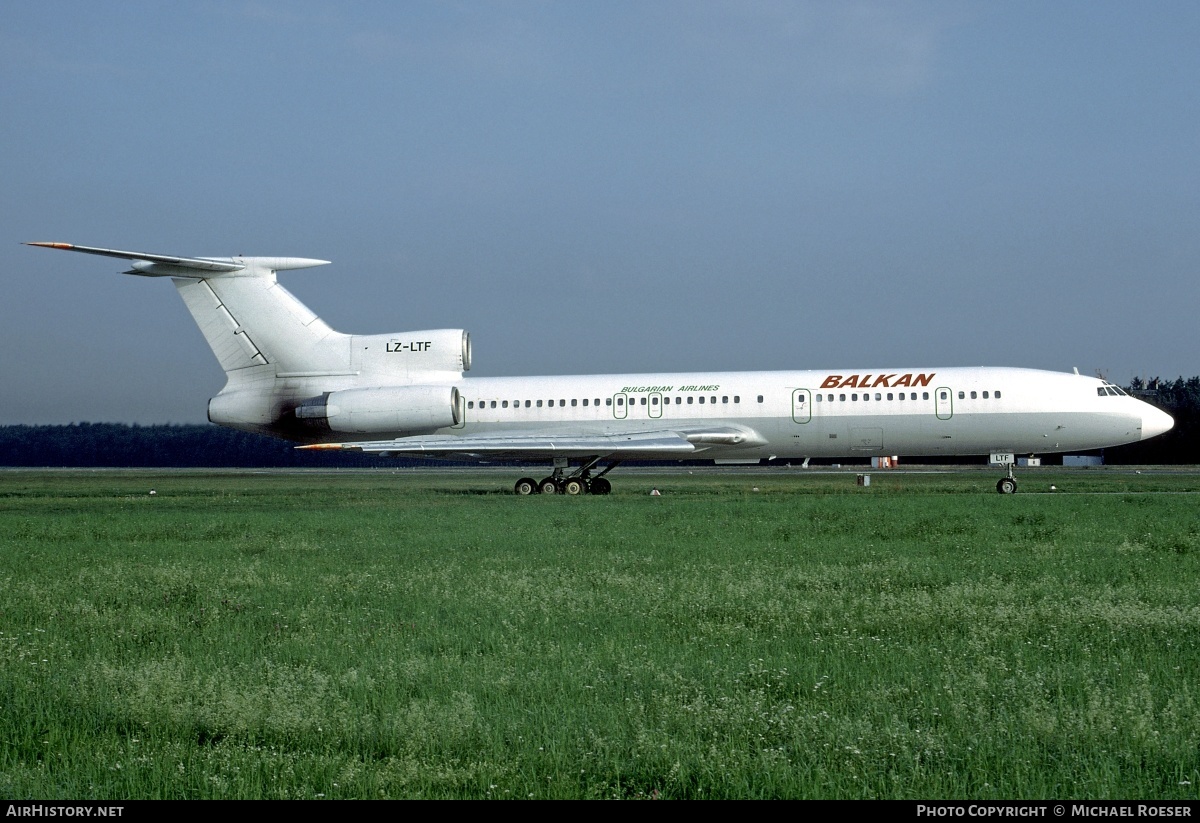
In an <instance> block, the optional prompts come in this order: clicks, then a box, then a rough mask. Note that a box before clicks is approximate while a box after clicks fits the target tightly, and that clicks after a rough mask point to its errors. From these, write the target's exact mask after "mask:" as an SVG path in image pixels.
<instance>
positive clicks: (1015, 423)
mask: <svg viewBox="0 0 1200 823" xmlns="http://www.w3.org/2000/svg"><path fill="white" fill-rule="evenodd" d="M860 384H861V385H860ZM456 385H457V387H458V389H459V392H460V393H461V395H462V405H463V407H464V411H463V418H462V421H461V423H460V424H458V425H456V426H453V427H448V428H442V429H439V430H437V432H436V433H437V434H439V435H449V436H468V435H474V436H486V435H487V434H488V433H489V432H499V431H503V432H518V431H528V432H538V433H542V434H553V433H554V432H555V431H561V432H563V433H568V432H569V433H571V434H573V435H574V434H579V433H581V432H583V433H591V434H597V435H603V434H609V433H614V432H628V431H631V430H637V429H640V430H644V431H654V430H660V429H664V428H670V429H683V430H686V429H705V428H711V427H713V426H717V425H720V426H732V427H736V428H742V429H745V430H746V431H747V432H749V433H752V434H753V435H757V437H752V438H751V442H749V443H747V444H746V445H745V446H744V447H739V448H733V447H729V446H724V447H722V448H721V449H720V455H719V456H720V457H721V458H732V459H738V458H746V459H750V458H764V457H781V458H804V457H849V456H854V455H870V454H878V455H902V456H904V455H907V456H937V455H968V454H986V453H989V452H1022V453H1025V452H1029V453H1046V452H1062V451H1072V450H1083V449H1093V448H1102V447H1105V446H1112V445H1117V444H1120V443H1128V442H1131V441H1136V440H1140V439H1143V438H1146V437H1152V436H1154V435H1156V434H1160V433H1162V432H1163V431H1166V430H1167V429H1169V428H1170V426H1171V418H1170V417H1169V416H1167V415H1166V414H1165V413H1163V412H1161V411H1159V410H1158V409H1156V408H1154V407H1153V406H1150V405H1149V404H1147V403H1144V402H1142V401H1140V400H1137V399H1135V398H1133V397H1129V396H1127V395H1123V394H1115V393H1114V392H1112V391H1109V390H1106V389H1105V386H1106V385H1107V384H1105V383H1104V382H1103V381H1101V380H1098V379H1096V378H1091V377H1083V376H1080V375H1076V374H1064V373H1057V372H1047V371H1038V370H1033V369H1015V368H945V369H928V368H927V369H916V368H905V369H886V370H878V369H877V370H866V369H837V370H821V371H784V372H779V371H759V372H712V373H691V374H689V373H663V374H637V375H581V376H559V377H495V378H464V379H462V380H460V381H457V383H456ZM372 437H373V439H374V438H377V437H378V435H373V436H372ZM343 439H345V438H343ZM630 456H633V455H630ZM645 456H648V457H650V456H655V455H654V454H653V453H649V454H647V455H645ZM695 456H697V457H699V456H701V455H700V454H697V455H695ZM703 456H707V457H711V456H714V455H712V454H708V455H703Z"/></svg>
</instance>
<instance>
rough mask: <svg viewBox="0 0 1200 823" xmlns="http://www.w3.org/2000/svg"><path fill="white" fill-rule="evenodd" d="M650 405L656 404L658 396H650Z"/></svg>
mask: <svg viewBox="0 0 1200 823" xmlns="http://www.w3.org/2000/svg"><path fill="white" fill-rule="evenodd" d="M650 405H651V406H657V405H658V397H651V398H650Z"/></svg>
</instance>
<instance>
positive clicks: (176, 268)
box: [26, 243, 350, 378]
mask: <svg viewBox="0 0 1200 823" xmlns="http://www.w3.org/2000/svg"><path fill="white" fill-rule="evenodd" d="M26 245H29V246H41V247H43V248H52V249H63V250H65V251H77V252H83V253H85V254H98V255H101V256H104V257H117V258H121V259H125V260H131V261H133V263H132V266H131V267H130V270H129V271H128V272H126V274H137V275H141V276H144V277H170V278H172V279H173V280H174V281H175V287H176V288H177V289H178V290H179V294H180V296H181V297H182V298H183V302H184V303H185V304H186V305H187V308H188V311H190V312H191V313H192V317H193V318H194V319H195V321H196V325H198V326H199V327H200V331H201V332H202V333H203V334H204V339H205V340H206V341H208V345H209V347H210V348H212V350H213V354H215V355H216V356H217V360H218V361H219V362H220V364H221V368H223V369H224V370H225V372H226V373H227V374H228V375H229V376H230V377H231V378H232V377H234V376H235V373H237V372H240V371H241V370H243V369H247V368H251V367H254V366H274V368H273V369H272V370H271V371H273V372H274V373H275V376H280V375H287V374H293V373H294V374H297V375H299V374H305V375H308V374H314V373H336V372H345V371H346V370H347V369H348V368H349V365H350V338H349V336H348V335H344V334H339V333H338V332H336V331H334V330H333V329H331V328H330V327H329V326H328V325H327V324H326V323H325V322H324V321H322V320H321V319H320V318H319V317H317V315H315V314H314V313H313V312H312V311H311V310H310V309H309V308H308V307H307V306H305V305H304V304H303V303H301V302H300V301H299V300H297V299H296V298H295V297H294V296H293V295H292V294H291V293H290V292H289V291H288V290H287V289H285V288H284V287H283V286H281V285H279V283H278V282H277V280H276V276H275V274H276V272H278V271H283V270H286V269H305V268H310V267H312V266H324V265H326V264H327V263H328V262H329V261H328V260H312V259H308V258H303V257H174V256H170V255H163V254H149V253H146V252H135V251H121V250H118V249H102V248H95V247H92V246H76V245H73V244H70V243H27V244H26Z"/></svg>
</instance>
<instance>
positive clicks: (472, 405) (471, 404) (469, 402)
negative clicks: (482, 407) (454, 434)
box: [467, 400, 475, 409]
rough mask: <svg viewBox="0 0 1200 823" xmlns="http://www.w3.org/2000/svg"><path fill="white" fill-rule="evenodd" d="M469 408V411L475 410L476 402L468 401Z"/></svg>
mask: <svg viewBox="0 0 1200 823" xmlns="http://www.w3.org/2000/svg"><path fill="white" fill-rule="evenodd" d="M467 408H468V409H473V408H475V401H474V400H468V401H467Z"/></svg>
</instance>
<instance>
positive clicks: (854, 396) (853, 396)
mask: <svg viewBox="0 0 1200 823" xmlns="http://www.w3.org/2000/svg"><path fill="white" fill-rule="evenodd" d="M850 399H851V400H858V394H852V395H850Z"/></svg>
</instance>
